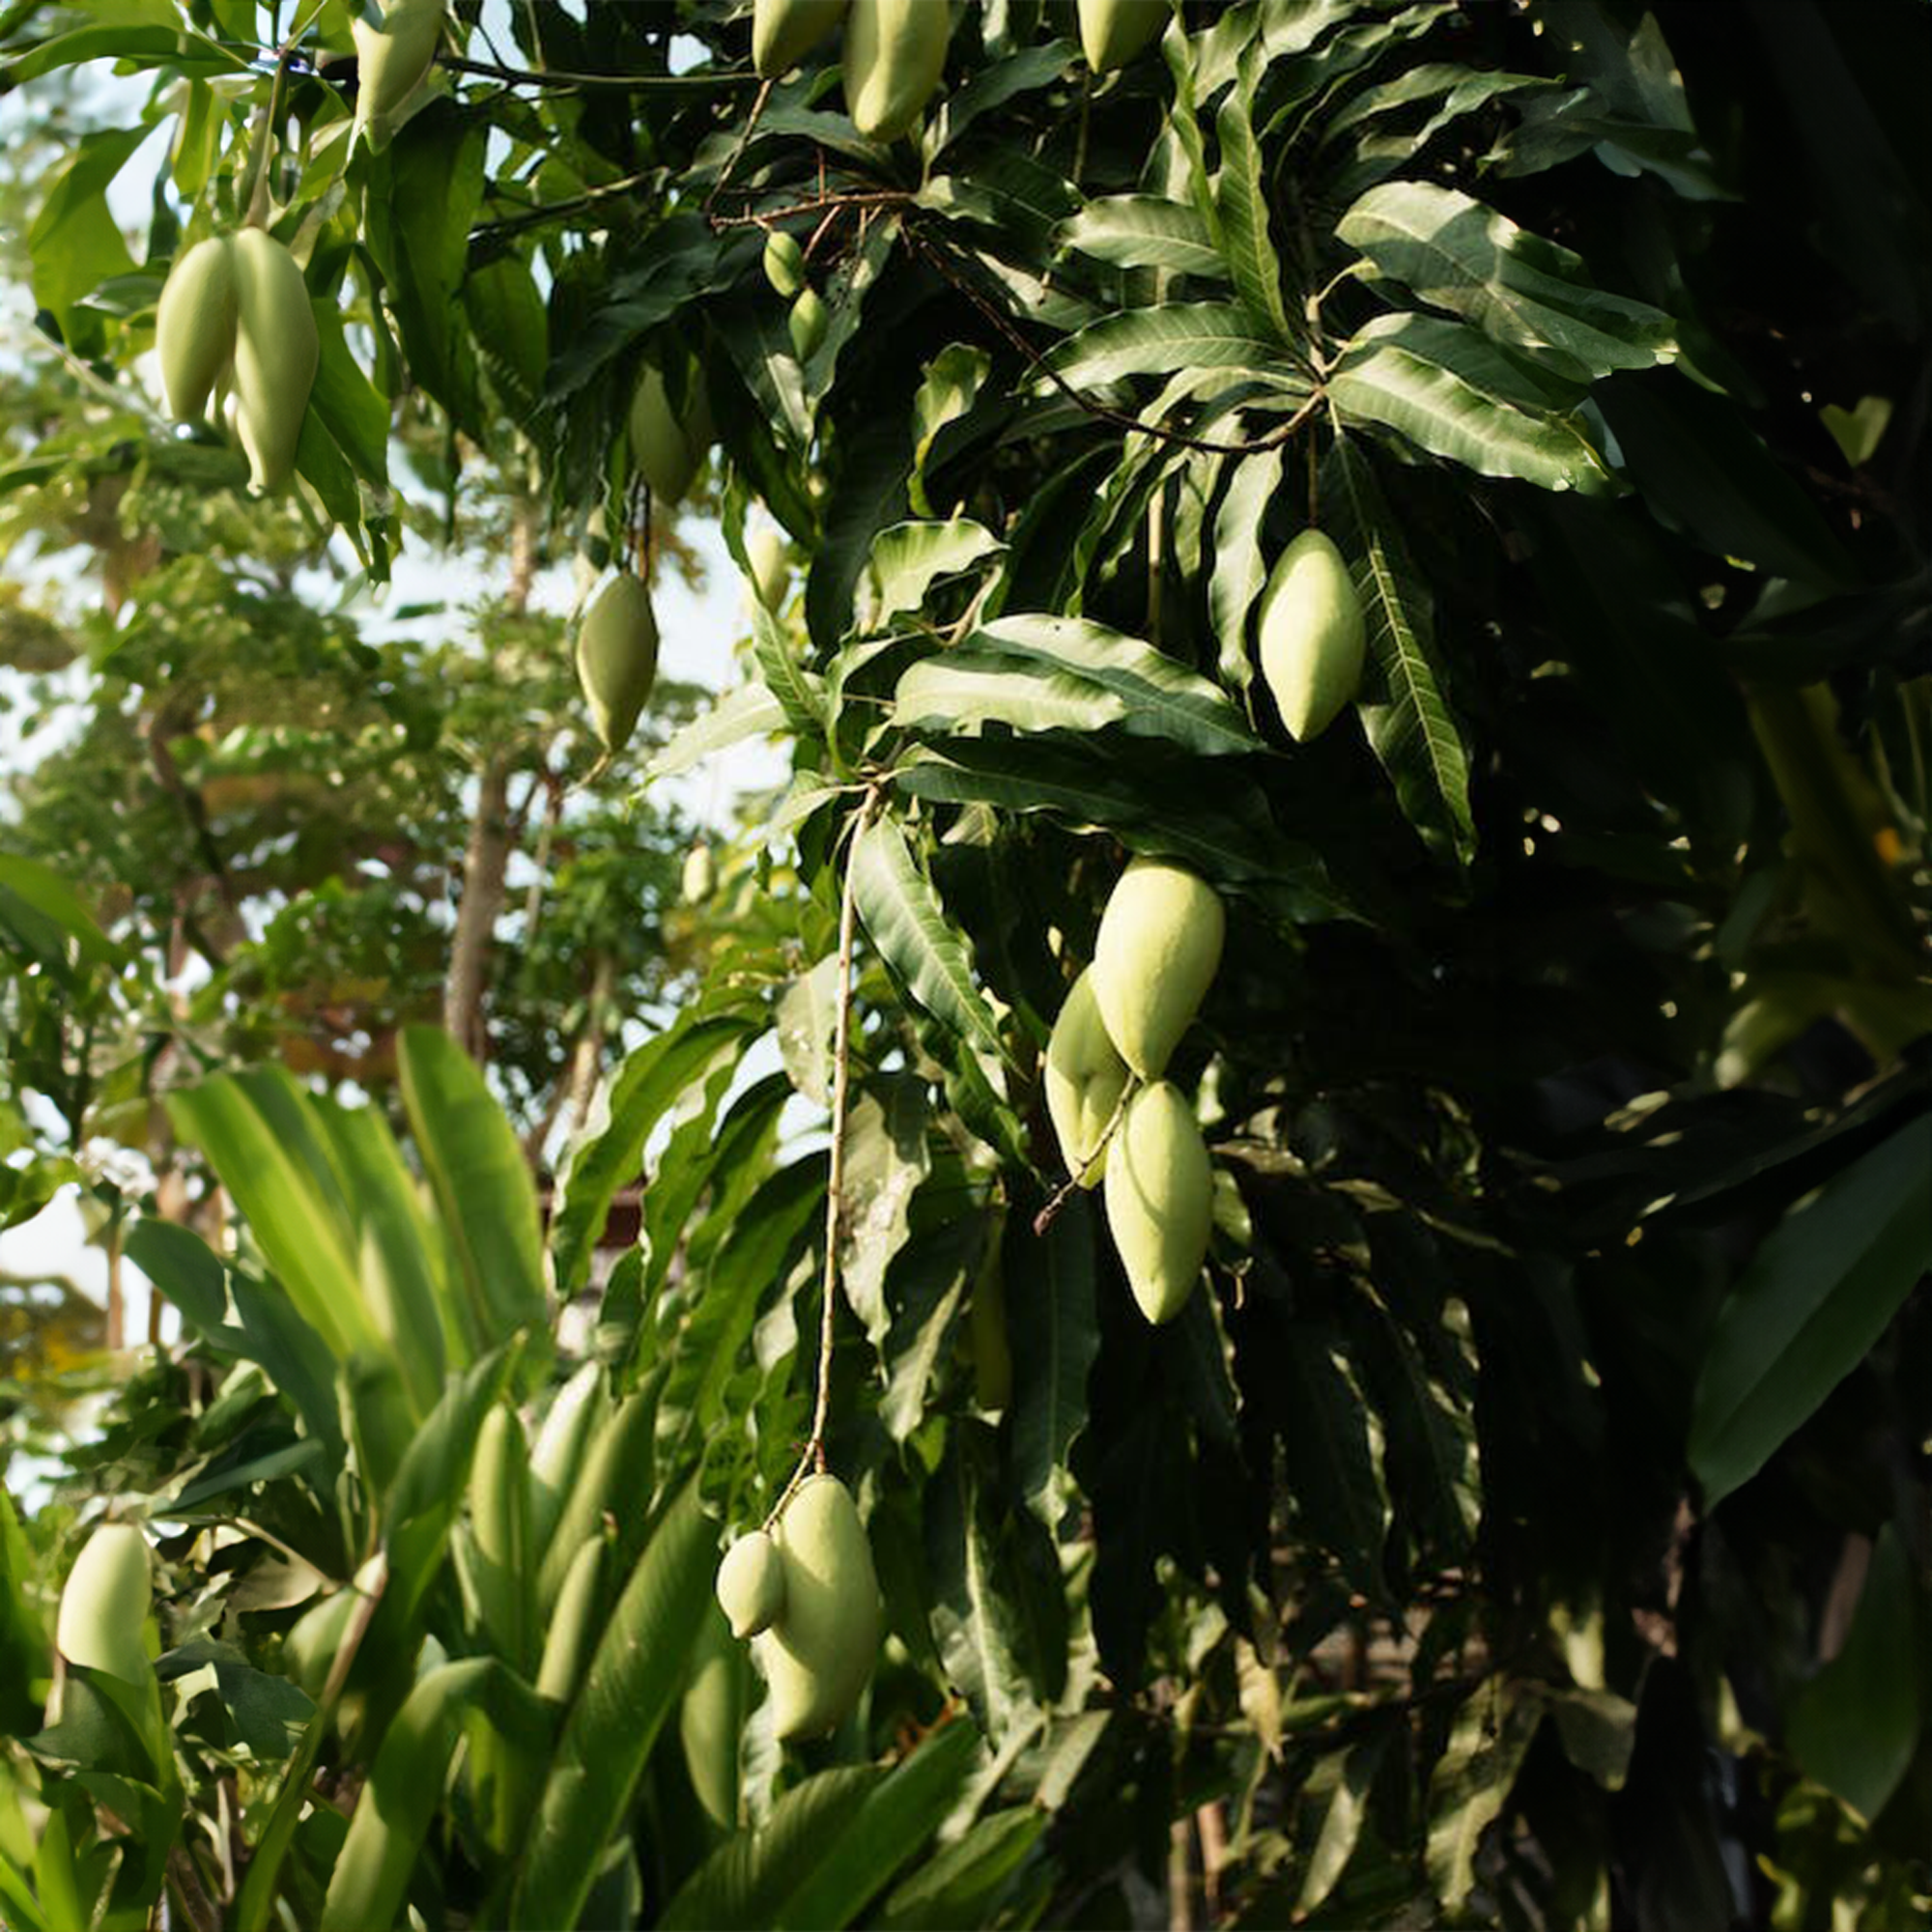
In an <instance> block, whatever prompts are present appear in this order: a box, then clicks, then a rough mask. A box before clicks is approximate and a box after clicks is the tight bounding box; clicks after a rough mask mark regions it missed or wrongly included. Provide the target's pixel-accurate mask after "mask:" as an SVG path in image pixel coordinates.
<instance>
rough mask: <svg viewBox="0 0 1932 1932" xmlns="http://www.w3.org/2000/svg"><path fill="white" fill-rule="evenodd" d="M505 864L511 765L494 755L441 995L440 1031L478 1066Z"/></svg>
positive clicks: (481, 794) (485, 773)
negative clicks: (491, 950) (485, 991)
mask: <svg viewBox="0 0 1932 1932" xmlns="http://www.w3.org/2000/svg"><path fill="white" fill-rule="evenodd" d="M509 864H510V761H509V756H508V753H504V752H501V751H493V752H492V753H490V754H489V756H488V757H487V758H485V759H484V761H483V770H482V773H481V775H480V777H479V778H478V780H477V785H476V811H475V815H474V816H473V817H472V818H471V819H470V821H469V850H468V851H467V852H465V854H464V855H463V899H462V902H461V904H460V905H459V906H458V908H457V914H456V937H455V939H454V940H453V941H452V942H451V945H450V949H449V977H448V979H447V980H445V981H444V982H443V989H442V1024H443V1027H444V1029H445V1030H446V1031H447V1032H448V1034H449V1036H450V1037H451V1038H453V1039H455V1040H458V1041H460V1042H461V1044H462V1046H463V1049H464V1051H465V1052H466V1053H468V1054H469V1057H470V1059H472V1060H474V1061H475V1062H476V1063H477V1064H478V1065H481V1064H482V1062H483V1061H484V1059H485V1058H486V1057H487V1056H486V1046H487V1042H486V1039H485V1029H484V1024H483V992H484V988H485V987H486V986H487V985H488V984H489V980H490V949H491V946H492V944H493V942H494V941H495V939H496V935H497V918H498V916H499V915H500V914H501V912H502V910H503V891H504V886H503V881H504V874H505V873H506V872H507V871H508V869H509Z"/></svg>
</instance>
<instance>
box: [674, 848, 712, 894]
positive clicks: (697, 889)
mask: <svg viewBox="0 0 1932 1932" xmlns="http://www.w3.org/2000/svg"><path fill="white" fill-rule="evenodd" d="M679 883H680V885H681V887H682V889H683V892H684V898H685V903H686V904H687V905H702V904H703V903H704V901H705V900H706V899H708V898H709V897H710V896H711V895H712V892H713V891H714V890H715V888H716V887H717V884H718V872H717V868H716V867H714V866H713V864H712V862H711V847H710V846H709V845H706V844H703V843H699V844H696V845H694V846H693V847H692V848H691V850H690V851H689V852H687V853H686V854H685V855H684V872H683V875H682V877H681V879H680V881H679Z"/></svg>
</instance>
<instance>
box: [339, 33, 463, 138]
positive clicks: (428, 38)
mask: <svg viewBox="0 0 1932 1932" xmlns="http://www.w3.org/2000/svg"><path fill="white" fill-rule="evenodd" d="M442 19H443V0H393V4H392V5H389V6H386V7H384V9H383V23H382V25H381V26H372V25H370V23H369V22H368V21H366V20H365V19H363V18H362V16H361V14H352V15H351V17H350V21H349V33H350V37H351V38H352V39H353V40H354V41H355V67H356V81H357V87H356V95H355V124H356V126H357V127H359V128H362V129H364V131H365V132H366V133H367V134H368V137H369V145H370V147H372V148H373V149H375V150H376V151H377V152H378V153H379V154H380V153H381V152H382V150H383V149H384V148H386V147H387V146H388V145H389V143H390V141H391V140H392V139H393V138H394V137H395V131H396V120H395V117H396V110H397V109H398V108H399V107H401V106H402V105H403V103H404V102H405V101H406V100H408V99H409V98H410V96H411V95H412V94H413V93H414V92H415V91H416V89H417V88H418V87H420V86H421V85H422V82H423V79H424V76H425V75H427V74H428V72H429V71H430V68H431V66H432V65H433V64H434V62H435V60H436V48H437V43H438V42H439V41H440V39H441V38H442Z"/></svg>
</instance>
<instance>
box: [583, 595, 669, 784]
mask: <svg viewBox="0 0 1932 1932" xmlns="http://www.w3.org/2000/svg"><path fill="white" fill-rule="evenodd" d="M657 674H658V623H657V617H656V615H655V614H654V613H653V611H652V610H651V596H650V592H649V591H648V590H646V589H645V588H644V584H643V580H642V579H641V578H637V577H633V576H631V574H630V573H629V572H628V571H624V572H620V573H619V574H618V575H617V576H615V577H613V578H612V579H611V582H609V583H607V584H606V585H605V586H604V588H603V589H602V590H600V591H599V592H598V593H597V595H596V597H595V598H594V599H593V600H592V601H591V605H590V608H589V610H587V611H585V612H584V613H583V622H582V625H581V626H580V627H579V629H578V633H577V681H578V683H579V684H580V685H582V688H583V698H584V702H585V703H586V704H588V705H589V707H590V723H591V726H592V728H593V729H594V730H595V731H596V733H597V740H598V743H599V744H601V745H602V746H603V747H604V749H605V751H606V752H616V751H619V750H621V749H622V748H623V747H624V746H625V745H627V744H628V743H629V742H630V738H631V733H632V732H633V731H635V730H636V729H637V728H638V716H639V713H640V712H641V711H642V710H643V708H644V706H645V704H646V703H647V702H648V701H649V699H650V695H651V686H652V684H653V683H654V682H655V681H656V679H657Z"/></svg>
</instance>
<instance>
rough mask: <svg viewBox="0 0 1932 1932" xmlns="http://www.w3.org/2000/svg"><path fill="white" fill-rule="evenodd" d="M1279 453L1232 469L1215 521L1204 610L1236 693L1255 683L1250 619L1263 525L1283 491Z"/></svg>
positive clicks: (1261, 581) (1259, 585)
mask: <svg viewBox="0 0 1932 1932" xmlns="http://www.w3.org/2000/svg"><path fill="white" fill-rule="evenodd" d="M1285 460H1286V452H1285V451H1284V450H1282V449H1279V448H1276V449H1264V450H1259V451H1257V452H1256V454H1254V455H1253V456H1244V457H1243V458H1242V459H1241V460H1240V462H1239V463H1237V464H1236V465H1235V466H1234V473H1233V474H1232V475H1231V476H1230V478H1229V480H1228V487H1227V490H1226V491H1225V492H1224V493H1223V495H1222V497H1221V507H1220V509H1219V510H1218V511H1217V512H1216V513H1215V517H1214V571H1213V575H1212V576H1211V577H1210V578H1209V579H1208V611H1209V612H1210V613H1211V614H1212V616H1213V619H1214V635H1215V636H1216V637H1217V638H1218V639H1220V645H1221V651H1220V669H1221V675H1222V677H1223V678H1224V679H1225V680H1226V681H1227V682H1228V683H1229V684H1231V685H1233V686H1234V688H1235V689H1236V691H1245V690H1246V689H1247V687H1248V685H1249V684H1250V683H1251V682H1252V681H1253V679H1254V675H1255V668H1254V664H1253V661H1252V660H1251V659H1250V657H1249V655H1248V613H1249V611H1252V610H1253V609H1254V607H1255V601H1256V599H1258V598H1259V597H1260V596H1261V594H1262V590H1263V588H1264V585H1265V584H1266V582H1267V560H1266V558H1265V557H1264V556H1263V554H1262V521H1263V519H1264V517H1265V516H1266V515H1267V511H1268V505H1269V504H1270V503H1271V502H1272V501H1273V500H1274V497H1275V494H1276V492H1277V491H1279V490H1280V488H1281V477H1282V465H1283V463H1284V461H1285Z"/></svg>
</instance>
